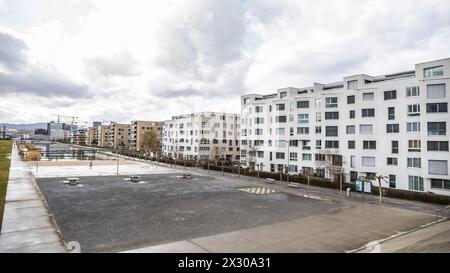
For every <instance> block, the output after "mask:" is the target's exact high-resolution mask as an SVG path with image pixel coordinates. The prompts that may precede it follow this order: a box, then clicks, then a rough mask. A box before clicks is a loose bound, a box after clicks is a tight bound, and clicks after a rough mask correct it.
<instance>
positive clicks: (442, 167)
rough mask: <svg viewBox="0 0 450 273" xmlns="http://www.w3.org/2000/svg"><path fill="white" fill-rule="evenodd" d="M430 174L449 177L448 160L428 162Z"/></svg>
mask: <svg viewBox="0 0 450 273" xmlns="http://www.w3.org/2000/svg"><path fill="white" fill-rule="evenodd" d="M428 174H435V175H448V164H447V160H428Z"/></svg>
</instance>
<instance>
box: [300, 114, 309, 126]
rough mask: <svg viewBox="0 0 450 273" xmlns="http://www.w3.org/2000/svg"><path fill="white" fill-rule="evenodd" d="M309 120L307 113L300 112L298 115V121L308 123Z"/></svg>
mask: <svg viewBox="0 0 450 273" xmlns="http://www.w3.org/2000/svg"><path fill="white" fill-rule="evenodd" d="M308 122H309V115H308V114H300V115H298V123H299V124H302V123H308Z"/></svg>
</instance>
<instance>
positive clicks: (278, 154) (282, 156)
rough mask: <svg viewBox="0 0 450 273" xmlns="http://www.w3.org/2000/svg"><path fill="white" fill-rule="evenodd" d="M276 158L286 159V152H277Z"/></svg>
mask: <svg viewBox="0 0 450 273" xmlns="http://www.w3.org/2000/svg"><path fill="white" fill-rule="evenodd" d="M275 158H276V159H284V153H275Z"/></svg>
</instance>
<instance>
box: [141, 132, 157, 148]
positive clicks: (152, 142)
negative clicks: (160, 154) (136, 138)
mask: <svg viewBox="0 0 450 273" xmlns="http://www.w3.org/2000/svg"><path fill="white" fill-rule="evenodd" d="M143 143H144V151H145V153H147V154H150V153H151V152H156V151H157V150H158V133H157V132H156V131H155V130H151V131H147V132H145V133H144V141H143Z"/></svg>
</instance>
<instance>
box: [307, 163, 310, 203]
mask: <svg viewBox="0 0 450 273" xmlns="http://www.w3.org/2000/svg"><path fill="white" fill-rule="evenodd" d="M307 175H308V177H307V178H308V198H309V188H310V187H309V175H310V170H309V169H308V173H307Z"/></svg>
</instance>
